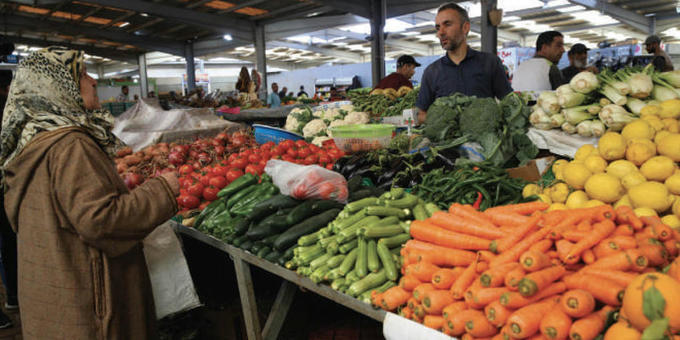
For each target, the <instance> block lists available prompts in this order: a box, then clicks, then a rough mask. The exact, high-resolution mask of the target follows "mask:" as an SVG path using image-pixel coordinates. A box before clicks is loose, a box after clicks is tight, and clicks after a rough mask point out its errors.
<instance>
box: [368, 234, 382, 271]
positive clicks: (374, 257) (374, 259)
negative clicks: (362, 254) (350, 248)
mask: <svg viewBox="0 0 680 340" xmlns="http://www.w3.org/2000/svg"><path fill="white" fill-rule="evenodd" d="M366 246H367V248H368V249H367V253H366V266H367V267H368V270H370V271H372V272H374V273H375V272H377V271H378V270H380V260H379V259H378V250H377V247H376V246H377V245H376V243H375V240H369V241H368V243H367V244H366Z"/></svg>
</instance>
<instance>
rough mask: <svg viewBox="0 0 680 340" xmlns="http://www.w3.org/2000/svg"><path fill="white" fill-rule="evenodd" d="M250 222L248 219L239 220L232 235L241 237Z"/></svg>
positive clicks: (248, 227) (246, 230)
mask: <svg viewBox="0 0 680 340" xmlns="http://www.w3.org/2000/svg"><path fill="white" fill-rule="evenodd" d="M250 224H251V223H250V221H248V219H245V218H244V219H241V220H239V221H238V222H236V224H235V225H234V234H235V235H236V236H243V235H245V234H246V232H248V230H249V229H250Z"/></svg>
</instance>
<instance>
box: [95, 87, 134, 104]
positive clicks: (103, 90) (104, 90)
mask: <svg viewBox="0 0 680 340" xmlns="http://www.w3.org/2000/svg"><path fill="white" fill-rule="evenodd" d="M120 88H121V86H97V95H98V96H99V100H100V101H105V100H109V99H111V98H113V99H116V97H118V95H119V94H121V93H122V92H121V90H120ZM128 89H129V90H130V92H129V96H130V100H133V98H134V97H135V95H138V96H140V97H141V95H140V94H141V93H142V89H141V88H140V87H139V85H129V86H128Z"/></svg>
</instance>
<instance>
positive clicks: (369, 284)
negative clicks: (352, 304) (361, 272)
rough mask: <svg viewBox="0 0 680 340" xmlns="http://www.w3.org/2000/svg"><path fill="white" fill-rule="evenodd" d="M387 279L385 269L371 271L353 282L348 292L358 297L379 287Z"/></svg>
mask: <svg viewBox="0 0 680 340" xmlns="http://www.w3.org/2000/svg"><path fill="white" fill-rule="evenodd" d="M385 281H387V276H386V275H385V270H384V269H383V270H380V271H378V272H377V273H370V274H368V275H366V277H364V278H363V279H360V280H359V281H356V282H354V283H352V284H351V285H350V286H349V288H347V294H349V295H351V296H354V297H357V296H359V295H361V293H363V292H365V291H367V290H369V289H372V288H375V287H379V286H380V285H382V284H383V283H385Z"/></svg>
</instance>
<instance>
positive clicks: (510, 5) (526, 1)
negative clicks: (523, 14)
mask: <svg viewBox="0 0 680 340" xmlns="http://www.w3.org/2000/svg"><path fill="white" fill-rule="evenodd" d="M543 5H544V3H543V1H539V0H522V1H517V0H498V5H497V7H498V8H500V9H502V10H503V12H505V13H507V12H512V11H521V10H525V9H530V8H541V7H543ZM477 6H478V7H479V8H480V11H481V5H480V4H478V5H477ZM478 16H479V15H478Z"/></svg>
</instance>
